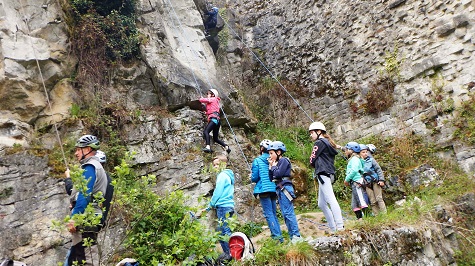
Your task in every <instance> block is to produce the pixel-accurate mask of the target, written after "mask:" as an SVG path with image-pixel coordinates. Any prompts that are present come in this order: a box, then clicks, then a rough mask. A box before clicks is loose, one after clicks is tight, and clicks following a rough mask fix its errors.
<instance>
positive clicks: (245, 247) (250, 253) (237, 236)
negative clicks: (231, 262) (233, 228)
mask: <svg viewBox="0 0 475 266" xmlns="http://www.w3.org/2000/svg"><path fill="white" fill-rule="evenodd" d="M229 250H230V252H231V257H233V258H234V259H235V260H249V259H254V252H255V250H254V244H252V241H251V239H250V238H249V237H248V236H247V235H246V234H244V233H241V232H235V233H233V234H232V235H231V237H229Z"/></svg>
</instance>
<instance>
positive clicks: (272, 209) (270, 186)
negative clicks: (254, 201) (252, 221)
mask: <svg viewBox="0 0 475 266" xmlns="http://www.w3.org/2000/svg"><path fill="white" fill-rule="evenodd" d="M271 142H272V141H270V140H268V139H264V140H263V141H261V143H260V145H259V149H260V156H259V157H257V158H255V159H254V161H253V162H252V173H251V181H252V182H253V183H256V186H255V187H254V196H255V197H256V198H259V201H260V203H261V206H262V211H263V213H264V217H265V218H266V221H267V225H268V226H269V230H270V235H271V237H272V238H273V239H277V240H279V241H280V242H283V238H282V232H281V230H280V224H279V220H278V218H277V204H276V200H277V194H276V192H275V184H274V183H272V181H271V180H270V178H269V161H268V160H269V152H268V151H267V148H268V147H269V145H270V143H271Z"/></svg>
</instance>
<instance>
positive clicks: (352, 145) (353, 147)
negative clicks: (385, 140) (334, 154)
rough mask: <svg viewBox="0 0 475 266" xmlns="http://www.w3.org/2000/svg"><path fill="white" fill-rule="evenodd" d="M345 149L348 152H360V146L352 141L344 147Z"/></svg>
mask: <svg viewBox="0 0 475 266" xmlns="http://www.w3.org/2000/svg"><path fill="white" fill-rule="evenodd" d="M345 148H347V149H348V150H352V151H354V152H360V151H361V148H360V144H358V142H354V141H350V142H348V143H347V144H346V145H345Z"/></svg>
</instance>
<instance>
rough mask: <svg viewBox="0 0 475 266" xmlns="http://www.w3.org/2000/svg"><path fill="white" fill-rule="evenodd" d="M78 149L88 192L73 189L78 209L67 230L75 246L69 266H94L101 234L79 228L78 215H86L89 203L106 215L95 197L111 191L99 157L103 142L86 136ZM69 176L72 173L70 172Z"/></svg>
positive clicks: (71, 249)
mask: <svg viewBox="0 0 475 266" xmlns="http://www.w3.org/2000/svg"><path fill="white" fill-rule="evenodd" d="M75 146H76V150H75V152H74V156H75V157H76V159H77V160H78V161H79V162H80V163H81V168H82V169H84V172H83V174H82V177H83V178H84V179H85V180H86V181H87V189H86V191H78V188H76V187H74V186H73V188H72V190H71V194H70V197H72V198H71V200H75V204H74V207H73V208H72V209H71V215H70V218H71V219H70V220H69V222H68V223H67V225H66V226H67V228H68V230H69V232H70V233H71V234H72V244H71V248H70V249H69V251H68V254H67V256H66V260H65V262H64V265H65V266H71V265H76V264H78V263H79V264H81V265H82V264H84V263H85V264H86V265H93V264H92V262H93V261H98V259H96V258H97V257H98V249H97V245H96V239H97V233H98V231H99V228H87V229H86V228H83V227H82V226H78V225H76V222H75V220H74V218H75V215H76V214H83V213H84V212H85V210H86V207H87V206H88V205H89V204H93V207H94V210H95V213H96V214H97V215H102V209H101V207H100V206H99V204H97V203H96V202H95V201H94V199H93V198H94V196H96V195H97V193H99V192H101V193H102V195H106V190H107V174H106V172H105V170H104V168H103V167H102V164H101V163H100V162H99V159H98V158H97V157H96V153H97V150H98V149H99V140H98V139H97V137H96V136H93V135H84V136H82V137H80V138H79V139H78V140H77V142H76V145H75ZM66 174H67V175H68V174H69V171H68V170H66ZM86 239H88V240H87V242H89V243H92V246H90V247H88V248H86V246H85V241H86Z"/></svg>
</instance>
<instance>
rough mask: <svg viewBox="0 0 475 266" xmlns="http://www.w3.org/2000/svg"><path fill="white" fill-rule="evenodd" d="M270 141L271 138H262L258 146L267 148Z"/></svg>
mask: <svg viewBox="0 0 475 266" xmlns="http://www.w3.org/2000/svg"><path fill="white" fill-rule="evenodd" d="M271 142H272V140H269V139H264V140H262V141H261V143H260V144H259V146H261V147H264V149H266V150H267V148H269V145H270V144H271Z"/></svg>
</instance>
